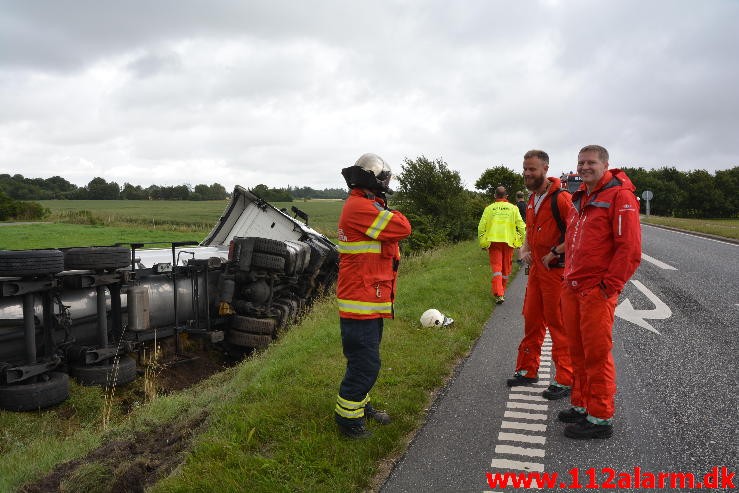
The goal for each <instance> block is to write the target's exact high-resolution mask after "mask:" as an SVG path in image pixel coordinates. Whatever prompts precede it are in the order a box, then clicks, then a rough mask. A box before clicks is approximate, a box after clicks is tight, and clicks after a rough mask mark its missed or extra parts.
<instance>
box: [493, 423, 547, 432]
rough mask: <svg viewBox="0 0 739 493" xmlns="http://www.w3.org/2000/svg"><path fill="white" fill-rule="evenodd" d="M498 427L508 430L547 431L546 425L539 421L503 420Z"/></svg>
mask: <svg viewBox="0 0 739 493" xmlns="http://www.w3.org/2000/svg"><path fill="white" fill-rule="evenodd" d="M500 427H501V428H506V429H508V430H527V431H547V425H543V424H540V423H519V422H518V421H503V422H502V423H501V424H500Z"/></svg>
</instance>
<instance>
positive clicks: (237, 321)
mask: <svg viewBox="0 0 739 493" xmlns="http://www.w3.org/2000/svg"><path fill="white" fill-rule="evenodd" d="M276 327H277V322H275V321H274V320H272V319H271V318H252V317H242V316H241V315H236V316H235V317H234V318H233V320H232V321H231V328H232V329H236V330H238V331H241V332H251V333H252V334H266V335H272V334H274V333H275V328H276Z"/></svg>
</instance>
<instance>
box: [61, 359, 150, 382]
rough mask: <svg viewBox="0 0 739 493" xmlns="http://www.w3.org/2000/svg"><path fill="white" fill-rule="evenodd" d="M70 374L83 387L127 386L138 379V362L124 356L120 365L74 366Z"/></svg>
mask: <svg viewBox="0 0 739 493" xmlns="http://www.w3.org/2000/svg"><path fill="white" fill-rule="evenodd" d="M70 374H71V375H72V376H73V377H74V378H75V380H77V382H79V383H80V384H81V385H100V386H105V387H110V386H111V385H125V384H127V383H129V382H133V381H134V379H135V378H136V361H134V359H133V358H131V357H129V356H122V357H121V358H120V359H119V360H118V365H117V368H116V365H114V364H113V363H111V362H107V363H104V364H101V365H89V366H73V367H72V368H71V369H70Z"/></svg>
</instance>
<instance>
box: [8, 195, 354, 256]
mask: <svg viewBox="0 0 739 493" xmlns="http://www.w3.org/2000/svg"><path fill="white" fill-rule="evenodd" d="M41 204H42V205H43V206H44V207H46V208H48V209H49V210H50V211H51V216H50V217H48V218H46V220H45V221H44V222H41V223H36V224H19V225H0V250H22V249H28V248H66V247H79V246H104V245H113V244H116V243H131V242H142V243H149V242H172V241H184V240H194V241H201V240H203V238H205V236H206V235H207V234H208V232H209V231H210V230H211V229H212V228H213V226H214V225H215V224H216V222H217V221H218V218H220V216H221V214H223V212H224V210H225V208H226V202H225V201H223V202H222V201H205V202H190V201H149V200H43V201H41ZM343 204H344V202H343V201H341V200H309V201H300V202H276V203H274V204H273V205H274V206H275V207H277V208H278V209H281V208H285V209H287V210H288V213H289V214H290V215H293V213H292V212H291V207H297V208H299V209H300V210H302V211H303V212H305V213H306V214H308V217H309V220H308V225H309V226H311V227H312V228H314V229H315V230H317V231H318V232H320V233H322V234H324V235H326V236H327V237H329V238H330V239H334V240H335V239H336V223H337V220H338V217H339V213H340V212H341V207H342V205H343Z"/></svg>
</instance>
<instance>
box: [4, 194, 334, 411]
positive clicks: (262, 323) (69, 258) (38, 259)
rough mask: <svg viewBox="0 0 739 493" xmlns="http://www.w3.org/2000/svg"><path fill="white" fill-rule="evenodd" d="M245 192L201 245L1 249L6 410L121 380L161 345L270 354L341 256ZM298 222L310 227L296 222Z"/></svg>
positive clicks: (330, 278) (49, 402) (328, 283)
mask: <svg viewBox="0 0 739 493" xmlns="http://www.w3.org/2000/svg"><path fill="white" fill-rule="evenodd" d="M293 209H294V212H295V217H291V216H290V215H289V214H288V213H287V211H286V210H279V209H277V208H275V207H273V206H272V205H271V204H269V203H267V202H266V201H264V200H262V199H261V198H260V197H258V196H257V195H255V194H254V193H252V192H251V191H249V190H247V189H245V188H242V187H240V186H237V187H236V188H235V189H234V192H233V194H232V196H231V199H230V201H229V203H228V205H227V207H226V209H225V211H224V213H223V215H222V216H221V217H220V219H219V220H218V222H217V223H216V225H215V226H214V227H213V229H212V230H211V231H210V233H209V234H208V235H207V237H206V238H205V239H204V240H202V241H200V242H196V241H193V242H172V243H169V244H167V245H166V246H164V247H163V246H162V244H156V245H152V244H145V243H131V244H125V245H122V244H115V243H113V244H111V245H110V246H93V247H77V248H67V249H44V250H19V251H8V250H5V251H0V408H2V409H6V410H12V411H29V410H36V409H42V408H46V407H49V406H53V405H56V404H59V403H61V402H63V401H64V400H65V399H66V398H67V397H68V396H69V379H70V378H73V379H75V380H76V381H77V382H78V383H80V384H82V385H103V386H112V385H123V384H126V383H129V382H131V381H133V380H134V379H135V378H136V375H137V362H136V359H135V358H133V357H132V356H131V355H133V354H136V353H138V352H139V351H140V350H141V348H143V347H146V346H147V345H151V344H152V343H153V341H166V340H170V341H172V342H173V343H174V346H175V348H178V347H179V344H180V337H181V335H182V334H187V335H188V337H200V338H202V339H204V341H206V343H207V344H213V345H215V346H218V347H224V348H227V347H236V348H242V349H244V350H251V349H252V348H255V349H258V348H264V347H266V346H267V345H269V344H270V343H271V342H272V341H273V340H274V339H275V338H276V337H277V334H278V331H279V330H280V329H282V328H284V327H286V326H288V325H290V324H291V323H293V322H295V321H296V320H297V319H298V318H299V317H300V316H301V315H302V314H303V313H305V312H306V311H307V310H309V309H310V307H311V305H312V303H313V302H314V301H315V300H316V299H317V298H318V297H320V296H321V295H322V294H324V293H325V292H327V291H328V290H329V289H330V288H331V287H332V286H333V284H334V282H335V280H336V277H337V274H338V249H337V247H336V245H335V244H334V243H332V242H331V241H330V240H329V239H328V238H326V237H325V236H324V235H322V234H320V233H319V232H317V231H315V230H313V229H312V228H310V227H309V226H308V225H307V215H306V214H304V213H303V212H302V211H299V210H298V209H296V208H293ZM297 217H300V218H302V219H304V220H305V222H301V221H298V220H297Z"/></svg>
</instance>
